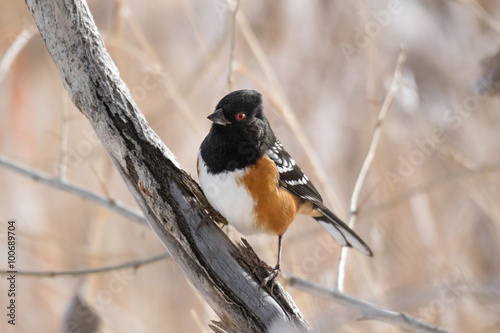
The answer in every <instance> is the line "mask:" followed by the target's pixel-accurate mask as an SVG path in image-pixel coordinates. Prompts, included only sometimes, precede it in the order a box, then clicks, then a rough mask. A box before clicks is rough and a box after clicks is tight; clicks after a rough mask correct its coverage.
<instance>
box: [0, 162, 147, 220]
mask: <svg viewBox="0 0 500 333" xmlns="http://www.w3.org/2000/svg"><path fill="white" fill-rule="evenodd" d="M0 167H3V168H6V169H10V170H12V171H14V172H16V173H18V174H20V175H23V176H26V177H28V178H31V179H33V180H34V181H37V182H39V183H41V184H45V185H48V186H50V187H53V188H57V189H59V190H61V191H65V192H68V193H72V194H75V195H77V196H79V197H80V198H82V199H84V200H89V201H92V202H94V203H96V204H98V205H101V206H104V207H107V208H109V209H110V210H112V211H114V212H116V213H118V214H120V215H122V216H124V217H126V218H128V219H130V220H132V221H135V222H139V223H143V224H145V223H146V219H145V218H144V216H143V215H142V214H141V213H139V212H137V211H135V210H132V209H130V208H128V207H127V206H125V205H123V204H122V203H120V202H119V201H116V200H110V199H108V198H106V197H105V196H102V195H101V194H99V193H96V192H92V191H90V190H89V189H86V188H85V187H81V186H78V185H73V184H70V183H68V182H67V181H65V180H61V179H60V178H58V177H57V178H53V177H49V176H48V175H46V174H44V173H42V172H40V171H37V170H33V169H30V168H28V167H25V166H24V165H21V164H19V163H17V162H14V161H10V160H9V159H7V158H5V157H3V156H1V155H0Z"/></svg>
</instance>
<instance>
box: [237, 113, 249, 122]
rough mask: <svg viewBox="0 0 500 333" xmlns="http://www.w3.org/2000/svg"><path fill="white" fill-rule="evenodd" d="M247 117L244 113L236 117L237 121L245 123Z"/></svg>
mask: <svg viewBox="0 0 500 333" xmlns="http://www.w3.org/2000/svg"><path fill="white" fill-rule="evenodd" d="M246 117H247V116H246V115H245V114H244V113H243V112H240V113H238V114H237V115H236V120H238V121H243V120H245V118H246Z"/></svg>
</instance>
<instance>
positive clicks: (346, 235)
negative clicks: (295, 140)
mask: <svg viewBox="0 0 500 333" xmlns="http://www.w3.org/2000/svg"><path fill="white" fill-rule="evenodd" d="M207 118H208V119H209V120H210V121H211V122H212V125H211V128H210V131H209V133H208V134H207V136H206V137H205V139H204V140H203V141H202V143H201V146H200V149H199V151H198V157H197V163H196V164H197V173H198V179H199V181H200V186H201V189H202V191H203V193H204V195H205V197H206V198H207V201H208V203H210V205H211V206H212V207H213V209H215V210H216V211H217V212H218V213H220V214H221V215H222V216H223V217H224V218H225V219H226V220H227V222H228V223H229V224H230V225H232V226H233V227H234V228H236V230H238V231H239V232H240V233H241V234H243V235H246V236H248V235H254V234H269V235H274V236H278V258H277V264H276V266H275V267H274V268H272V270H271V273H270V274H269V276H268V277H267V278H266V279H264V281H263V284H267V283H268V282H269V281H273V284H272V285H271V290H272V288H273V287H274V284H275V282H276V280H277V279H278V277H279V275H280V272H281V250H282V238H283V234H284V233H285V232H286V231H287V229H288V228H289V226H290V225H291V223H292V222H293V220H294V219H295V217H296V215H297V214H303V215H309V216H311V217H313V218H314V219H315V220H316V221H318V222H319V224H320V225H321V226H322V227H323V228H324V229H326V231H327V232H328V233H329V234H330V235H331V236H333V238H334V239H335V240H336V241H337V242H338V243H339V244H340V245H342V246H348V247H352V248H354V249H356V250H357V251H359V252H361V253H362V254H365V255H367V256H373V254H372V251H371V249H370V248H369V247H368V245H366V243H365V242H364V241H363V240H362V239H361V238H360V237H359V236H358V235H357V234H356V233H355V232H354V231H353V230H352V229H351V228H349V226H348V225H347V224H345V223H344V222H343V221H342V220H341V219H340V218H339V217H338V216H337V215H335V214H334V213H333V212H332V211H331V210H330V209H328V208H327V207H326V206H325V204H324V203H323V199H322V198H321V195H320V194H319V192H318V190H317V189H316V187H314V185H313V184H312V182H311V180H310V179H309V178H308V177H307V176H306V174H305V173H304V172H303V171H302V169H301V168H300V167H299V165H298V164H297V163H296V162H295V160H294V159H293V158H292V157H291V156H290V154H289V153H288V152H287V151H286V150H285V147H284V146H283V144H282V143H281V142H280V140H279V139H278V138H277V137H276V136H275V134H274V132H273V130H272V129H271V125H270V124H269V121H268V120H267V118H266V116H265V115H264V110H263V104H262V95H261V94H260V93H259V92H257V91H255V90H236V91H233V92H231V93H229V94H227V95H226V96H224V97H223V98H222V99H221V100H220V101H219V103H218V104H217V106H216V107H215V111H214V112H213V113H211V114H210V115H209V116H208V117H207Z"/></svg>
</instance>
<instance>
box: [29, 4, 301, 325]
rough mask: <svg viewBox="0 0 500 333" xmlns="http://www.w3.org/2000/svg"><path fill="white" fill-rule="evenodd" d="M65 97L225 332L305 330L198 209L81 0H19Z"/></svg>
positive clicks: (285, 299)
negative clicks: (91, 130)
mask: <svg viewBox="0 0 500 333" xmlns="http://www.w3.org/2000/svg"><path fill="white" fill-rule="evenodd" d="M26 3H27V5H28V7H29V9H30V11H31V13H32V14H33V17H34V19H35V22H36V24H37V26H38V29H39V31H40V33H41V35H42V38H43V40H44V42H45V45H46V47H47V49H48V51H49V53H50V55H51V56H52V59H53V60H54V63H55V65H56V67H57V69H58V71H59V74H60V76H61V79H62V81H63V84H64V85H65V87H66V89H67V91H68V93H69V95H70V98H71V100H72V101H73V102H74V104H75V105H76V106H77V107H78V108H79V109H80V111H81V112H82V113H83V114H84V115H85V116H86V117H87V118H88V120H89V122H90V124H91V125H92V127H93V128H94V130H95V131H96V134H97V136H98V137H99V139H100V140H101V142H102V144H103V146H104V148H105V150H106V151H107V153H108V155H109V157H110V158H111V160H112V161H113V164H114V165H115V167H116V168H117V170H118V171H119V172H120V174H121V176H122V177H123V180H124V181H125V183H126V185H127V187H128V189H129V191H130V192H131V194H132V195H133V197H134V198H135V200H136V202H137V203H138V204H139V206H140V207H141V210H142V211H143V212H144V215H145V216H146V218H147V220H148V222H149V224H150V225H151V227H152V228H153V230H154V231H155V233H156V234H157V236H158V237H159V239H160V240H161V242H162V243H163V245H164V246H165V247H166V248H167V249H168V251H169V252H170V254H171V256H172V258H173V259H174V260H175V262H176V263H177V264H178V265H179V267H180V268H181V269H182V270H183V272H184V274H185V275H186V277H187V278H188V279H189V281H190V282H191V284H192V285H193V286H195V287H196V288H197V289H198V291H199V292H200V294H201V295H202V296H203V298H204V299H205V300H206V301H207V303H208V304H209V305H210V306H211V307H212V308H213V309H214V311H215V312H216V313H217V315H218V316H219V317H220V319H221V322H220V323H218V324H217V325H218V326H219V327H220V328H221V329H224V330H225V331H228V332H232V331H236V332H243V331H245V332H248V331H251V332H270V331H275V332H278V331H306V330H308V329H309V325H308V324H307V323H306V322H305V320H304V318H303V317H302V315H301V314H300V312H299V310H298V309H297V307H296V306H295V304H294V303H293V301H292V300H291V298H290V297H289V296H288V294H287V293H286V292H285V291H284V290H283V289H282V288H281V287H280V286H277V287H278V288H275V289H274V296H272V297H270V295H269V293H268V292H266V291H265V290H264V289H261V288H260V283H259V282H258V281H256V279H255V275H254V273H253V271H252V268H253V267H255V262H256V261H257V262H258V260H259V259H258V258H257V257H256V256H255V255H254V254H253V255H249V253H248V251H245V250H244V249H242V248H237V247H236V246H235V245H234V244H233V243H231V241H230V240H229V239H228V238H227V237H226V235H225V234H224V233H223V232H222V231H221V230H220V229H219V228H218V227H216V226H215V225H214V224H213V223H208V224H206V225H204V226H203V227H202V228H199V230H198V231H197V228H198V226H199V225H200V223H201V221H202V220H203V218H204V217H205V216H206V212H205V211H204V209H203V208H202V206H201V204H200V202H204V201H205V199H204V196H203V193H202V192H201V189H200V187H199V185H198V184H197V183H196V182H195V181H194V180H193V179H192V178H191V177H190V176H189V175H188V174H187V173H186V172H185V171H184V170H183V169H182V167H181V166H180V164H179V162H177V160H176V158H175V156H174V155H173V154H172V152H170V150H169V149H168V148H167V147H166V146H165V145H164V144H163V142H162V141H161V140H160V138H159V137H158V136H157V135H156V133H154V131H153V130H152V129H151V128H150V127H149V125H148V124H147V122H146V119H145V118H144V115H143V114H142V113H141V112H140V111H139V109H138V108H137V106H136V104H135V102H134V101H133V99H132V97H131V95H130V92H129V90H128V88H127V87H126V85H125V83H124V82H123V81H122V80H121V78H120V76H119V72H118V69H117V68H116V66H115V64H114V63H113V61H112V60H111V58H110V56H109V54H108V53H107V51H106V49H105V47H104V43H103V41H102V39H101V37H100V36H99V33H98V31H97V27H96V26H95V23H94V21H93V19H92V16H91V14H90V11H89V9H88V6H87V5H86V3H85V2H83V1H82V0H57V1H47V0H38V1H37V0H27V1H26Z"/></svg>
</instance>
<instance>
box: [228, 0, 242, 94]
mask: <svg viewBox="0 0 500 333" xmlns="http://www.w3.org/2000/svg"><path fill="white" fill-rule="evenodd" d="M227 2H228V5H230V6H231V5H232V4H234V7H232V8H231V9H232V13H231V43H230V44H229V72H228V75H227V87H228V88H229V92H231V91H233V73H234V71H233V67H234V66H233V65H234V49H235V44H236V15H238V9H239V8H240V0H227Z"/></svg>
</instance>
